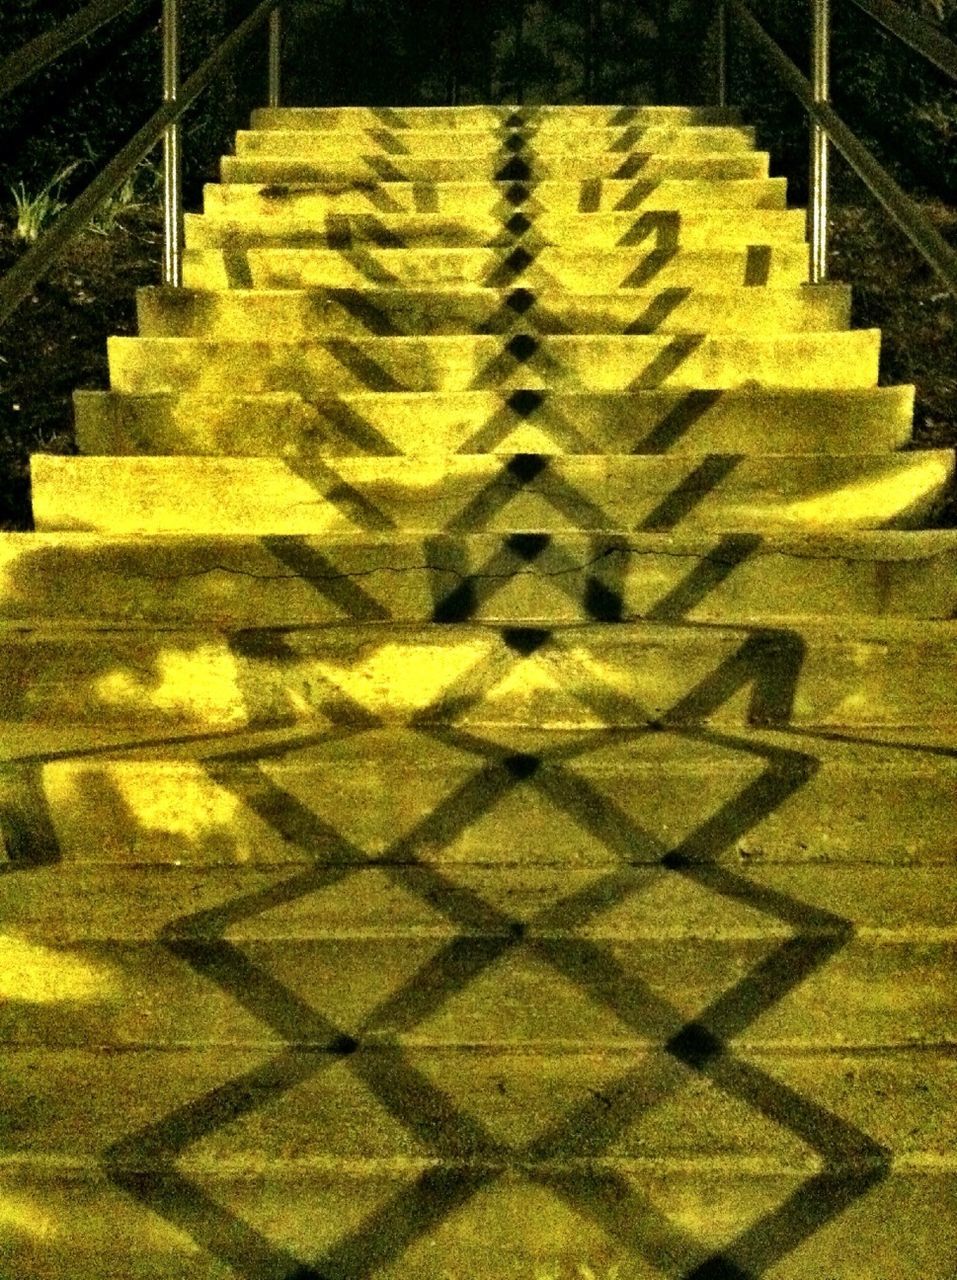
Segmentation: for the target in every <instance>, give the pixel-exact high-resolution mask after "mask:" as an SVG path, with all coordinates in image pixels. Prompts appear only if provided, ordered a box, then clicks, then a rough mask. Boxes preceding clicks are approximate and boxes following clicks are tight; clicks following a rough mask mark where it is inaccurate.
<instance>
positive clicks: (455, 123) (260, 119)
mask: <svg viewBox="0 0 957 1280" xmlns="http://www.w3.org/2000/svg"><path fill="white" fill-rule="evenodd" d="M740 119H741V113H740V111H739V110H738V108H737V107H682V106H671V107H669V106H654V105H651V104H644V105H642V106H622V105H609V106H583V105H578V106H574V107H566V106H561V107H553V106H548V105H545V106H528V105H525V106H509V105H508V104H503V105H500V106H494V107H493V106H484V105H479V106H459V107H259V108H257V109H256V110H254V111H253V113H252V128H253V129H308V130H314V129H340V128H343V127H344V128H346V129H356V128H361V129H376V128H378V129H383V128H385V129H423V128H424V129H466V130H468V129H478V128H482V127H498V128H504V127H506V126H508V127H511V126H510V122H517V121H518V120H521V121H523V122H524V123H525V124H526V125H528V126H530V127H533V128H535V129H536V130H541V129H545V130H548V129H557V130H561V131H564V130H565V129H575V128H584V129H594V128H626V127H628V126H645V127H647V126H648V125H652V124H654V125H662V124H667V125H672V126H675V125H721V124H725V125H727V124H738V123H740Z"/></svg>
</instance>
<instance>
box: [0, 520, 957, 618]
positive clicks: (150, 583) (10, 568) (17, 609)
mask: <svg viewBox="0 0 957 1280" xmlns="http://www.w3.org/2000/svg"><path fill="white" fill-rule="evenodd" d="M689 580H690V581H693V582H699V581H700V582H701V583H702V584H703V586H702V587H701V588H699V589H697V590H689V588H688V586H687V583H688V582H689ZM357 586H358V587H361V589H355V588H356V587H357ZM831 613H834V614H838V613H839V614H860V615H867V616H875V617H880V616H888V617H894V616H897V617H911V618H938V619H941V620H946V619H948V618H953V617H955V616H957V530H936V531H933V532H906V533H901V532H891V531H881V532H862V533H851V534H847V533H845V534H822V533H813V534H803V535H801V534H782V533H781V532H780V531H778V532H776V533H774V532H769V533H763V534H761V535H759V536H755V537H738V538H735V537H729V536H727V535H725V536H722V535H721V534H720V533H719V534H713V533H712V534H708V533H701V532H698V533H677V534H676V533H638V534H625V533H620V532H615V533H606V534H598V535H595V534H591V535H589V534H584V533H560V534H555V535H546V534H542V533H530V534H525V535H520V534H519V535H516V534H510V533H503V534H490V533H471V534H447V533H444V534H437V535H434V536H431V537H422V536H420V535H416V534H413V533H394V532H385V533H383V532H379V533H366V534H363V535H360V536H356V535H355V534H350V533H347V534H344V535H342V534H340V535H338V536H336V535H327V536H323V535H311V536H301V537H297V536H281V535H280V536H276V535H269V536H268V537H265V536H263V537H256V536H251V535H245V536H244V535H242V534H233V535H226V536H223V535H220V536H212V535H208V534H207V535H201V536H195V535H194V536H189V535H173V536H165V537H164V536H162V535H159V534H155V533H150V534H140V535H136V534H127V535H103V534H97V533H29V534H4V535H0V617H3V618H5V619H8V620H10V621H14V620H18V619H19V620H23V621H29V620H30V619H35V620H39V619H46V618H49V619H57V618H59V619H60V620H62V621H63V622H68V621H79V620H81V619H82V620H87V621H89V622H95V621H96V620H97V619H100V620H102V621H104V622H107V621H113V622H135V623H136V624H138V625H139V624H144V625H145V624H149V623H157V624H160V623H174V624H176V623H189V622H190V621H191V620H192V619H194V618H214V619H216V621H217V622H219V623H220V624H222V625H224V626H235V627H240V626H254V625H257V624H259V625H264V626H267V625H268V626H284V625H299V624H303V623H306V624H312V623H320V622H336V621H346V620H348V619H355V620H356V621H361V620H367V621H370V622H373V621H383V620H387V619H394V620H395V621H398V622H417V621H420V622H427V621H429V620H430V619H436V620H445V621H452V620H454V619H455V618H456V617H459V618H461V617H462V616H468V617H470V618H473V619H474V620H476V621H482V622H490V623H498V624H501V625H503V626H505V625H507V624H508V623H509V621H510V620H511V621H515V620H521V621H522V622H524V623H527V624H530V625H531V624H535V625H538V624H545V625H548V624H552V623H565V622H584V621H587V620H588V618H590V617H591V618H602V617H604V618H605V620H615V619H621V620H638V619H640V618H657V619H659V620H663V619H671V618H674V619H677V618H687V619H694V620H697V621H705V620H714V621H720V620H721V619H723V618H739V619H745V620H746V619H748V618H750V617H753V616H756V615H760V616H763V617H768V618H771V617H773V618H776V619H783V618H788V617H803V616H807V615H812V614H822V615H824V614H831Z"/></svg>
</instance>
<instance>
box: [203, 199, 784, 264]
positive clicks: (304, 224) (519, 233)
mask: <svg viewBox="0 0 957 1280" xmlns="http://www.w3.org/2000/svg"><path fill="white" fill-rule="evenodd" d="M276 203H277V208H276V209H275V211H274V212H273V213H271V214H270V215H269V216H268V217H264V216H261V215H257V214H255V213H253V212H252V211H250V212H249V213H248V214H244V213H235V214H233V213H230V214H229V215H225V214H223V215H219V214H217V215H216V216H215V217H208V216H206V215H204V214H190V213H188V214H186V220H185V230H186V247H187V248H188V249H209V248H216V247H219V246H223V247H228V246H235V247H237V248H249V247H253V246H257V245H270V244H276V245H279V246H280V247H282V246H288V247H290V248H301V249H308V248H319V249H323V248H329V249H340V250H345V251H348V250H352V249H360V250H361V248H362V246H364V245H375V246H381V247H383V248H387V249H415V248H428V247H429V246H435V247H436V248H445V249H454V248H487V247H494V246H499V247H501V248H502V249H503V250H504V249H509V250H514V249H516V248H518V247H519V246H520V245H521V246H524V247H525V248H526V249H527V250H529V251H532V252H538V251H540V249H541V248H543V247H544V246H545V245H558V246H561V247H563V248H564V249H565V250H566V251H573V250H574V249H576V248H583V249H624V248H629V247H631V246H635V247H639V246H642V245H645V246H646V247H648V248H652V249H657V250H658V251H664V250H668V251H670V252H675V251H677V250H679V249H692V250H694V249H697V250H699V251H702V250H706V249H708V248H710V247H711V246H714V247H716V248H720V247H721V246H722V245H749V244H755V243H758V244H762V245H776V244H785V245H788V244H795V245H801V244H803V243H804V238H805V232H806V215H805V212H804V210H803V209H737V208H734V209H721V208H715V207H710V206H709V207H708V208H700V209H698V208H695V209H687V210H683V211H681V212H677V211H674V212H671V211H666V210H662V211H658V212H654V211H648V212H644V213H638V214H636V213H634V212H631V213H547V212H546V213H541V214H534V215H527V214H526V213H524V212H523V211H522V210H521V209H519V210H518V211H516V210H515V209H514V208H512V207H511V206H507V207H506V208H505V209H503V210H502V211H501V213H499V214H498V215H495V214H491V215H487V216H479V215H474V216H467V215H454V214H435V213H353V214H349V213H336V214H330V213H328V212H322V211H321V210H316V211H315V212H313V213H312V214H311V215H306V214H305V213H303V212H300V211H299V210H297V209H286V208H285V207H284V205H283V203H282V202H280V201H277V202H276Z"/></svg>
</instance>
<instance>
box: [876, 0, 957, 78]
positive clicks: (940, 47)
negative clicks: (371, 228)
mask: <svg viewBox="0 0 957 1280" xmlns="http://www.w3.org/2000/svg"><path fill="white" fill-rule="evenodd" d="M852 3H853V4H856V5H857V7H858V9H863V11H864V12H865V13H866V14H867V15H868V16H869V17H871V18H873V19H874V21H875V22H879V23H880V24H881V26H882V27H886V28H887V30H888V31H889V32H890V33H891V34H892V35H895V36H897V38H898V40H900V41H901V42H902V43H903V44H906V45H907V46H908V47H909V48H911V49H913V50H914V52H915V53H920V54H923V56H924V57H925V58H926V59H927V61H928V62H932V63H933V64H934V66H935V67H937V69H938V70H939V71H943V73H944V75H947V76H950V78H951V80H957V44H954V42H953V41H952V40H949V39H948V38H947V36H945V35H944V33H943V31H940V30H938V28H937V27H935V26H934V24H933V23H932V22H928V21H927V19H926V18H922V17H921V16H920V14H917V13H910V12H909V11H908V10H907V9H902V8H901V7H900V5H899V4H896V3H895V2H894V0H852Z"/></svg>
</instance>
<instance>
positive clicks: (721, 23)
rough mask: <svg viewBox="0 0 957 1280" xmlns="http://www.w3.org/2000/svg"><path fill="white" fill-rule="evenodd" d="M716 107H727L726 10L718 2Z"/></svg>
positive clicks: (719, 1)
mask: <svg viewBox="0 0 957 1280" xmlns="http://www.w3.org/2000/svg"><path fill="white" fill-rule="evenodd" d="M717 35H718V106H719V107H726V106H727V105H728V10H727V8H726V7H725V3H724V0H718V33H717Z"/></svg>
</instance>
